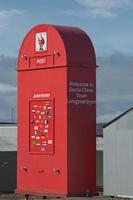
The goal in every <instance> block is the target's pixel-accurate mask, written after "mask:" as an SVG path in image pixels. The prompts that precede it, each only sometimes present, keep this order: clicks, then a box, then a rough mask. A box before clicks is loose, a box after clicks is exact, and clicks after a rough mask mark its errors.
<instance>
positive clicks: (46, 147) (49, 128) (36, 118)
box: [30, 100, 54, 154]
mask: <svg viewBox="0 0 133 200" xmlns="http://www.w3.org/2000/svg"><path fill="white" fill-rule="evenodd" d="M53 118H54V116H53V103H52V100H38V101H30V152H31V153H40V152H41V153H44V154H53V153H54V144H53V143H54V141H53V140H54V136H53Z"/></svg>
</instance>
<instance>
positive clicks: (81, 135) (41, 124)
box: [16, 24, 96, 196]
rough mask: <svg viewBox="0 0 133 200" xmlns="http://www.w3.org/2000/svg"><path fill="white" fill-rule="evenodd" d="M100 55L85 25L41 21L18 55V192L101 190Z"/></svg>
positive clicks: (72, 193)
mask: <svg viewBox="0 0 133 200" xmlns="http://www.w3.org/2000/svg"><path fill="white" fill-rule="evenodd" d="M95 71H96V59H95V52H94V48H93V44H92V42H91V40H90V39H89V37H88V36H87V34H86V33H85V32H84V31H82V30H81V29H79V28H75V27H66V26H55V25H45V24H41V25H38V26H35V27H34V28H32V29H31V30H30V31H29V32H28V34H27V35H26V37H25V38H24V40H23V42H22V45H21V48H20V52H19V57H18V161H17V189H16V191H17V192H18V193H24V194H27V195H28V194H37V195H43V196H48V195H51V196H53V195H55V196H76V195H82V196H83V195H85V194H86V193H88V192H90V193H94V192H95V191H96V102H95V100H96V89H95V88H96V81H95Z"/></svg>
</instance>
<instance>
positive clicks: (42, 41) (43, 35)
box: [36, 32, 47, 51]
mask: <svg viewBox="0 0 133 200" xmlns="http://www.w3.org/2000/svg"><path fill="white" fill-rule="evenodd" d="M46 50H47V32H40V33H36V51H46Z"/></svg>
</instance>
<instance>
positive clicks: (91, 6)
mask: <svg viewBox="0 0 133 200" xmlns="http://www.w3.org/2000/svg"><path fill="white" fill-rule="evenodd" d="M75 2H76V3H78V4H79V5H80V6H82V7H81V8H80V9H77V10H74V9H70V10H65V11H61V12H62V14H65V15H69V16H76V17H94V18H96V17H98V18H99V17H100V18H112V17H116V16H117V14H118V11H119V10H120V9H122V8H125V7H130V6H133V1H132V0H75Z"/></svg>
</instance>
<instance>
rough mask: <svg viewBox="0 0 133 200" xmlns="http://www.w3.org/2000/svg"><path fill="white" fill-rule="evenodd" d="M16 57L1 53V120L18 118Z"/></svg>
mask: <svg viewBox="0 0 133 200" xmlns="http://www.w3.org/2000/svg"><path fill="white" fill-rule="evenodd" d="M16 90H17V89H16V58H12V57H8V56H5V55H0V121H10V120H11V117H12V113H11V112H12V108H13V109H14V121H15V120H16Z"/></svg>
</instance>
